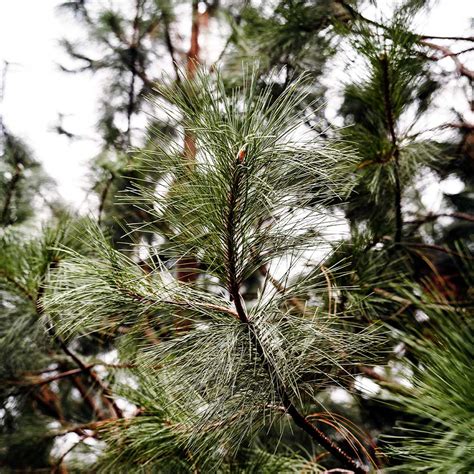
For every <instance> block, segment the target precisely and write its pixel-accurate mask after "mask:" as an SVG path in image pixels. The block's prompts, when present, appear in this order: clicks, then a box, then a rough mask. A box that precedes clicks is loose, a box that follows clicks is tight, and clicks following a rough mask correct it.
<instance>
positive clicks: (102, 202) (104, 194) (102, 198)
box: [97, 172, 115, 225]
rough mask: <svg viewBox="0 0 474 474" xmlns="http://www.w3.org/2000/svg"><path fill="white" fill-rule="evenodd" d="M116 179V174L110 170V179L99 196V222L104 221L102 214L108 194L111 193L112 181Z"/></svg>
mask: <svg viewBox="0 0 474 474" xmlns="http://www.w3.org/2000/svg"><path fill="white" fill-rule="evenodd" d="M114 179H115V174H114V173H112V172H110V176H109V179H108V180H107V181H106V183H105V186H104V189H103V190H102V192H101V193H100V198H99V210H98V211H97V214H98V216H97V223H98V224H99V225H101V223H102V214H103V213H104V208H105V201H106V200H107V196H108V195H109V191H110V188H111V186H112V183H113V182H114Z"/></svg>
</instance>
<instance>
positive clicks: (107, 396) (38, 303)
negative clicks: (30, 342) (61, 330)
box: [34, 260, 123, 418]
mask: <svg viewBox="0 0 474 474" xmlns="http://www.w3.org/2000/svg"><path fill="white" fill-rule="evenodd" d="M58 263H59V262H58V260H52V261H51V262H50V263H49V265H48V271H50V270H51V269H53V268H56V267H57V265H58ZM45 277H46V275H44V276H43V281H42V282H41V283H40V285H39V287H38V292H37V295H36V299H35V301H34V303H35V307H36V312H37V314H38V316H40V317H41V316H43V315H44V307H43V302H42V298H43V295H44V292H45V284H44V278H45ZM47 331H48V334H49V335H50V336H51V337H52V339H53V340H54V341H55V342H56V343H57V344H58V346H59V347H60V348H61V350H62V351H63V352H64V354H66V355H67V356H68V357H70V358H71V359H72V360H73V361H74V362H75V363H76V364H77V365H78V366H79V368H80V369H82V370H83V371H84V372H86V373H87V374H88V375H89V377H90V378H91V379H92V380H93V381H94V382H95V383H96V384H97V385H98V386H99V387H100V388H101V390H102V399H103V400H104V403H105V404H106V405H108V406H109V407H110V408H111V410H112V412H113V413H115V416H116V417H118V418H121V417H123V413H122V410H121V409H120V408H119V407H118V406H117V404H116V403H115V400H113V397H112V393H111V391H110V389H109V388H108V387H107V386H106V385H104V383H103V382H102V381H101V380H100V378H99V377H98V376H97V374H96V373H95V372H94V370H92V368H91V367H88V366H87V365H86V364H85V363H84V362H83V361H82V360H81V359H80V358H79V357H78V356H77V355H76V354H74V352H72V351H71V350H70V349H69V347H68V346H67V344H66V343H65V342H64V341H63V340H62V339H61V337H59V335H58V334H56V331H55V330H54V328H53V326H52V325H50V326H49V328H48V329H47ZM78 389H79V387H78ZM85 400H86V401H87V402H88V404H89V405H90V401H89V400H87V399H85ZM91 408H92V406H91Z"/></svg>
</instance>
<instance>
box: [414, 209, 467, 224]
mask: <svg viewBox="0 0 474 474" xmlns="http://www.w3.org/2000/svg"><path fill="white" fill-rule="evenodd" d="M440 217H453V218H455V219H460V220H463V221H468V222H474V215H473V214H468V213H467V212H442V213H439V214H428V215H427V216H424V217H422V218H420V219H415V220H412V221H406V222H405V224H411V225H422V224H425V223H427V222H432V221H435V220H437V219H439V218H440Z"/></svg>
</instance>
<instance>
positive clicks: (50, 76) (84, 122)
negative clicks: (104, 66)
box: [0, 0, 474, 210]
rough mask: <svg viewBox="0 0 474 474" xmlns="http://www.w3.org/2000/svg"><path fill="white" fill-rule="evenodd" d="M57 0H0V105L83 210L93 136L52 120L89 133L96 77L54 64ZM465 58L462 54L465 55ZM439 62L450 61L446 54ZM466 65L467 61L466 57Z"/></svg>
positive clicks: (450, 18)
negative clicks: (5, 68)
mask: <svg viewBox="0 0 474 474" xmlns="http://www.w3.org/2000/svg"><path fill="white" fill-rule="evenodd" d="M59 3H61V1H59V0H0V61H4V60H7V61H9V62H10V63H12V64H11V65H10V67H9V73H8V77H7V84H6V90H5V98H4V103H3V105H2V111H1V112H2V114H3V117H4V121H5V123H6V125H7V127H8V128H9V129H10V130H11V131H12V132H13V133H15V134H17V135H19V136H20V137H21V138H23V139H24V140H25V141H26V142H27V143H28V144H29V146H30V147H31V148H32V149H33V151H34V153H35V156H36V157H37V158H38V159H39V160H40V161H41V162H42V163H43V165H44V168H45V169H46V171H47V173H48V174H49V175H50V176H52V177H53V178H54V179H55V180H56V182H57V184H58V192H59V194H60V195H61V196H62V197H63V198H64V199H65V200H67V201H68V202H70V203H71V204H73V205H74V206H75V207H78V206H79V205H81V203H82V209H83V210H85V208H87V204H84V202H85V199H86V190H87V188H88V183H87V176H86V175H87V172H88V167H87V162H88V160H90V159H91V157H93V156H94V154H95V153H97V151H98V145H97V143H96V142H94V140H92V139H86V140H80V141H70V140H69V139H67V138H66V137H64V136H59V135H58V134H57V133H55V132H54V131H53V130H52V127H53V126H54V125H55V123H56V122H57V117H58V114H59V113H61V114H64V115H65V124H66V125H67V128H68V129H70V130H72V131H74V132H75V133H78V134H79V135H83V136H86V137H91V138H92V137H93V136H94V124H95V121H96V119H97V99H98V96H99V94H100V84H99V83H98V80H97V79H95V78H93V77H92V76H90V75H88V74H76V75H69V74H65V73H63V72H61V71H60V70H59V68H58V63H60V62H61V61H62V60H63V59H64V58H65V56H64V54H63V53H62V51H61V48H60V47H59V45H58V41H59V39H60V38H62V37H65V36H70V33H71V32H72V31H73V30H75V32H76V33H77V32H78V31H80V30H78V27H77V25H75V24H74V22H73V21H72V20H68V19H66V18H65V17H64V15H58V12H57V9H56V6H57V5H58V4H59ZM378 3H379V4H391V3H392V2H391V0H386V2H383V1H379V2H378ZM473 17H474V0H439V1H438V3H437V4H436V5H435V7H434V8H433V9H432V10H431V12H430V13H429V15H428V16H427V17H426V18H423V19H422V20H420V21H418V23H417V28H418V31H419V32H423V33H426V34H428V33H429V34H436V35H461V34H471V35H472V34H473V33H472V28H471V26H472V25H471V18H473ZM470 28H471V29H470ZM470 57H471V58H472V57H473V56H472V55H471V56H470ZM464 59H465V60H466V61H468V60H469V57H468V55H466V57H465V58H464ZM443 67H445V68H447V69H449V68H452V65H451V63H450V60H449V59H445V60H444V63H443ZM470 67H472V68H474V64H472V61H471V64H470ZM456 94H457V93H454V92H453V96H452V97H451V96H446V98H445V99H443V100H447V101H452V102H453V103H455V104H457V103H459V107H460V108H463V109H464V111H465V112H466V113H468V112H467V110H465V109H466V101H465V99H464V100H463V99H462V98H460V97H458V96H457V95H456ZM470 117H471V118H472V116H470Z"/></svg>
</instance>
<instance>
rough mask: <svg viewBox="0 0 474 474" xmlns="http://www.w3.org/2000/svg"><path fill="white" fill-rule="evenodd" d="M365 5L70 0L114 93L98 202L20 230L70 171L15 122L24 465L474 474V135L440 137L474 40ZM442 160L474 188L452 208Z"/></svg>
mask: <svg viewBox="0 0 474 474" xmlns="http://www.w3.org/2000/svg"><path fill="white" fill-rule="evenodd" d="M370 3H371V5H372V7H373V8H374V9H377V7H383V5H382V4H381V3H380V2H370ZM364 5H365V4H364V3H363V2H357V1H341V0H327V1H326V0H309V1H286V0H282V1H278V2H268V3H266V2H265V4H264V5H262V4H260V2H258V3H257V2H242V4H240V3H236V2H230V3H226V2H222V3H218V2H197V1H194V0H193V1H191V2H188V3H187V4H186V5H185V6H186V7H187V8H188V9H187V14H189V17H187V18H186V21H184V22H183V21H182V18H180V17H179V12H180V11H181V10H180V8H181V7H182V6H183V5H181V4H180V3H177V2H162V1H151V0H138V1H130V2H123V5H122V6H120V7H119V6H118V4H109V3H107V4H106V3H105V2H104V3H103V4H102V3H101V2H95V3H92V2H88V1H87V0H85V1H83V0H81V1H75V0H74V1H71V2H67V3H66V4H64V6H63V7H62V8H66V9H69V10H71V11H72V13H73V14H74V15H76V18H77V19H78V20H80V21H81V24H82V25H83V26H84V27H85V30H84V31H85V36H84V41H83V42H82V43H83V44H82V46H81V45H80V44H75V43H73V42H71V41H65V42H64V46H65V48H66V51H67V52H68V53H69V55H70V57H72V58H73V59H74V60H75V61H77V62H78V63H76V64H80V66H79V68H78V69H76V71H79V72H81V71H83V72H84V71H90V72H93V73H95V74H98V75H102V77H103V78H104V80H105V81H106V84H107V88H106V89H105V90H104V95H103V103H102V115H101V119H100V121H99V125H98V129H99V133H100V135H101V137H102V142H103V147H102V148H103V151H102V152H101V154H100V156H98V157H97V158H96V159H95V160H94V162H93V165H92V171H91V175H92V178H93V180H94V189H95V190H96V192H97V195H98V197H99V206H98V215H97V219H95V222H93V220H87V219H81V218H77V217H76V218H72V217H68V218H65V217H64V216H58V215H55V216H54V218H53V219H52V222H51V223H50V224H49V225H48V226H45V227H44V229H43V230H42V231H41V234H38V235H35V236H34V237H32V238H31V237H27V236H26V235H25V232H24V231H22V230H21V229H20V228H19V227H18V226H16V225H13V224H17V223H21V222H27V218H28V217H30V216H32V215H33V214H34V209H33V208H32V207H31V203H32V201H33V199H32V196H34V195H35V194H37V193H38V190H39V189H40V186H41V184H42V182H43V181H44V180H43V178H41V179H40V178H39V177H38V178H37V176H39V174H36V173H34V171H36V170H38V169H39V167H38V164H37V163H36V162H35V161H34V160H33V159H32V158H31V153H30V152H29V151H28V150H27V147H26V146H24V145H23V144H22V143H21V142H20V141H19V140H18V139H16V138H14V137H12V136H11V135H10V134H9V133H8V131H7V130H6V129H5V128H4V127H2V130H3V145H2V153H3V157H4V158H5V160H3V161H2V166H5V170H2V171H4V172H3V173H2V174H1V179H2V181H1V189H0V198H2V199H3V201H2V202H3V204H4V205H3V209H6V210H4V212H3V213H2V216H3V214H5V217H4V218H3V217H2V225H3V226H4V229H3V231H2V234H1V240H2V242H1V246H2V247H1V248H2V253H1V256H0V303H1V316H0V325H1V330H0V353H1V354H2V355H1V357H2V360H5V361H6V363H5V364H3V366H2V370H1V374H0V379H1V383H2V390H1V392H0V403H1V409H2V411H1V412H0V413H1V420H2V421H1V431H0V465H1V466H2V469H3V468H4V469H5V470H6V471H7V472H10V471H12V472H15V471H18V470H23V471H27V470H29V471H33V472H34V471H35V470H36V471H40V470H45V469H48V470H52V471H53V472H66V471H67V470H70V471H71V472H76V471H77V472H107V473H108V472H127V473H128V472H190V471H192V472H268V473H270V472H271V473H276V472H374V471H376V470H379V471H380V472H385V471H387V472H399V473H404V472H440V473H441V472H459V473H464V472H466V473H467V472H470V471H471V470H472V466H473V465H474V448H473V446H474V444H473V443H474V438H473V436H472V429H471V426H470V425H471V420H472V397H471V395H470V387H471V386H472V380H471V379H472V377H471V376H470V373H471V371H470V365H471V359H472V344H473V341H472V323H471V319H472V309H473V300H472V289H471V288H472V278H473V269H472V258H473V256H472V223H473V222H474V217H473V213H472V202H471V201H472V199H471V197H472V196H471V194H470V193H471V188H472V173H471V171H472V170H471V168H472V146H471V141H472V125H471V124H470V123H469V121H468V119H467V117H465V116H463V115H461V114H458V115H457V116H456V115H455V114H453V119H452V121H450V122H448V123H442V124H438V122H437V123H436V126H435V127H434V128H433V126H432V119H433V117H434V116H435V115H436V108H435V105H434V104H435V102H436V98H437V97H440V96H441V97H442V95H443V94H444V93H445V91H446V89H447V87H448V86H449V87H452V86H453V84H455V85H456V87H459V88H468V87H472V80H473V79H474V72H473V71H471V70H470V69H469V68H468V67H467V66H466V64H467V62H464V58H467V57H468V55H469V54H470V50H471V49H472V48H471V45H472V38H471V37H466V38H464V37H453V38H443V37H427V36H424V35H422V34H420V33H419V32H418V31H416V29H415V27H413V26H412V25H413V22H412V19H413V17H416V15H423V14H425V13H426V12H427V11H428V10H427V7H428V8H429V7H433V8H436V6H435V5H432V2H429V1H424V0H421V1H420V0H417V1H413V0H409V1H404V2H397V4H396V5H394V6H393V8H392V11H391V12H388V13H387V10H386V9H385V10H384V11H385V12H386V13H385V16H384V15H382V14H381V13H380V9H379V10H377V11H378V13H377V15H376V16H375V17H370V18H369V17H368V16H367V15H366V14H365V13H362V12H364V11H365V10H364V9H363V8H362V7H364ZM177 12H178V13H177ZM209 19H215V20H216V21H217V20H218V21H220V22H221V24H226V22H227V24H228V27H229V30H230V36H229V37H228V38H224V40H223V41H222V44H221V45H220V46H221V47H222V49H219V51H221V52H220V56H219V61H218V64H217V65H211V66H210V67H209V64H206V61H205V60H204V61H203V57H202V54H201V53H202V51H201V48H202V46H203V42H202V41H203V38H202V35H201V33H202V30H203V29H205V28H206V22H207V21H208V20H209ZM188 20H189V21H188ZM184 24H185V25H186V29H187V30H186V34H187V36H188V39H189V44H184V43H183V42H182V39H181V38H180V36H179V35H178V31H179V30H180V29H181V28H183V25H184ZM189 27H190V31H189ZM447 41H450V42H453V43H456V44H460V45H464V44H466V45H467V46H466V47H465V48H464V49H462V48H461V46H459V47H457V46H456V45H455V46H449V47H448V46H446V42H447ZM91 46H92V47H91ZM84 47H86V49H84ZM456 48H457V49H456ZM442 58H449V59H450V60H451V61H452V62H453V64H454V65H455V70H454V73H446V72H444V71H442V70H441V68H440V66H439V65H438V62H439V60H440V59H442ZM204 59H205V58H204ZM200 61H201V62H204V64H203V65H202V66H199V64H198V63H199V62H200ZM345 61H347V64H345ZM242 62H244V63H246V62H247V63H251V64H252V66H251V67H243V68H242ZM216 66H217V67H216ZM334 70H339V71H340V74H339V76H341V77H343V80H341V81H340V82H339V86H340V87H339V89H338V91H339V92H340V97H339V98H340V100H339V101H333V98H334V96H333V95H331V94H334V93H335V92H334V91H335V88H334V87H333V86H331V85H330V84H329V83H328V79H327V78H328V76H329V77H333V75H334ZM163 72H165V73H166V74H167V75H166V74H165V76H162V73H163ZM453 74H455V76H454V75H453ZM447 77H448V78H449V79H450V82H449V84H447V81H446V78H447ZM338 80H339V79H338ZM326 94H327V95H326ZM325 95H326V96H325ZM324 97H326V98H327V99H328V102H329V103H328V105H329V109H332V110H333V112H332V113H333V114H335V115H336V116H337V117H338V118H339V119H340V121H341V123H343V125H344V127H343V128H340V129H338V128H337V127H335V126H333V125H332V124H331V120H329V119H328V117H329V115H328V113H327V109H326V108H325V107H324V105H323V104H322V103H321V100H322V98H324ZM338 104H339V105H338ZM334 109H336V110H334ZM144 112H146V113H147V114H151V116H154V117H155V118H150V122H149V126H148V127H147V128H146V129H145V128H143V127H139V126H137V124H138V123H140V122H141V118H140V117H141V114H143V113H144ZM427 124H428V125H427ZM446 130H449V131H451V132H452V133H450V134H444V133H443V134H442V135H440V133H441V132H445V131H446ZM5 171H6V172H5ZM427 175H428V176H430V177H431V179H445V178H447V177H453V176H456V178H457V179H458V180H460V181H461V182H462V183H463V185H464V188H463V189H462V190H461V191H460V192H459V193H458V194H453V195H446V196H445V200H444V203H443V207H442V210H441V211H440V212H437V213H432V212H430V211H429V209H427V207H426V206H425V205H424V204H423V202H424V200H423V189H421V188H420V186H419V182H420V179H421V177H423V176H427ZM446 218H449V220H446ZM341 221H342V222H345V223H346V224H347V229H348V230H347V232H344V233H343V234H342V235H341V231H340V229H341ZM334 234H336V235H334ZM130 244H135V245H130ZM67 446H68V447H67ZM58 453H59V454H58Z"/></svg>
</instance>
